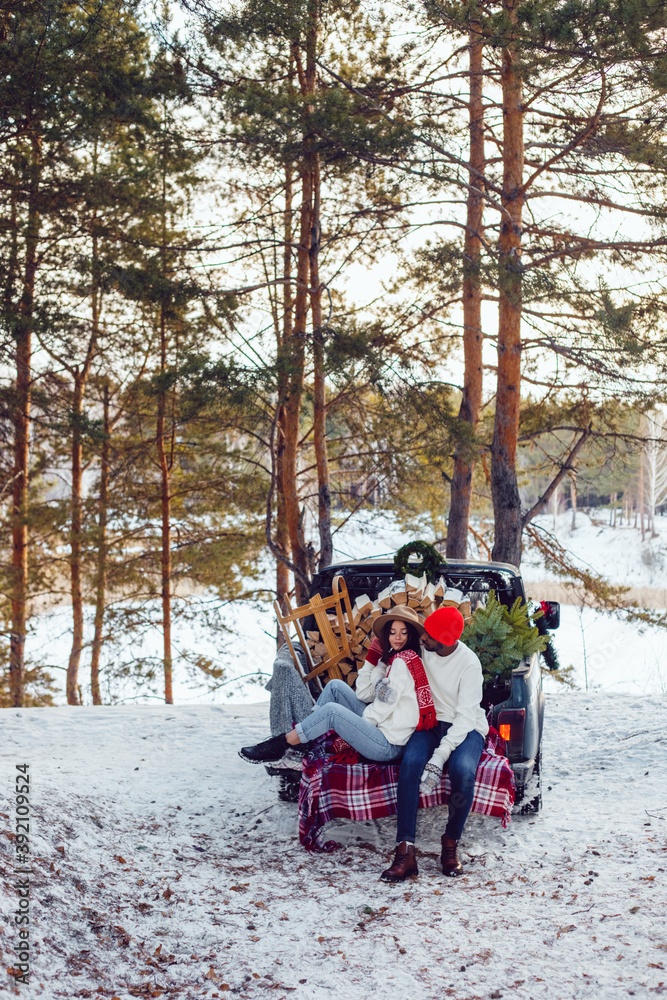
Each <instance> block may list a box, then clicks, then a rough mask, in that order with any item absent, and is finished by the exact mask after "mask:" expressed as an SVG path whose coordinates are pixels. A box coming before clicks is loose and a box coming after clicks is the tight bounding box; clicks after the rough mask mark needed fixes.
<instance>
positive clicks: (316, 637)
mask: <svg viewBox="0 0 667 1000" xmlns="http://www.w3.org/2000/svg"><path fill="white" fill-rule="evenodd" d="M306 639H312V640H313V642H319V641H320V633H319V632H306Z"/></svg>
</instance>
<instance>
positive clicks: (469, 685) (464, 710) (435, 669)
mask: <svg viewBox="0 0 667 1000" xmlns="http://www.w3.org/2000/svg"><path fill="white" fill-rule="evenodd" d="M422 661H423V663H424V669H425V670H426V676H427V677H428V682H429V684H430V685H431V693H432V695H433V704H434V705H435V714H436V716H437V718H438V721H439V722H451V726H450V728H449V731H448V733H447V735H446V736H444V737H443V739H442V741H441V743H440V746H439V747H438V748H437V750H436V751H435V753H436V754H437V755H438V757H440V758H441V760H442V761H443V763H446V762H447V760H448V759H449V757H450V754H451V753H452V751H453V750H456V748H457V746H458V745H459V744H460V743H463V741H464V739H465V738H466V736H467V735H468V733H471V732H472V731H473V730H477V732H478V733H480V734H481V735H482V736H486V734H487V733H488V731H489V724H488V722H487V721H486V715H485V714H484V710H483V709H482V708H481V706H480V702H481V700H482V665H481V663H480V662H479V658H478V657H477V654H476V653H473V651H472V649H468V647H467V646H466V645H464V643H462V642H461V641H459V642H458V644H457V647H456V649H455V650H454V652H453V653H450V655H449V656H438V654H437V653H431V652H429V650H427V649H423V648H422ZM360 676H361V675H360Z"/></svg>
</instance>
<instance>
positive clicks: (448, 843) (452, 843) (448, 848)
mask: <svg viewBox="0 0 667 1000" xmlns="http://www.w3.org/2000/svg"><path fill="white" fill-rule="evenodd" d="M440 843H441V844H442V853H441V855H440V863H441V864H442V874H443V875H451V876H454V875H460V874H461V872H462V871H463V865H462V864H461V862H460V861H459V859H458V857H457V855H456V846H457V844H458V840H452V838H451V837H446V836H445V835H444V833H443V835H442V837H441V838H440Z"/></svg>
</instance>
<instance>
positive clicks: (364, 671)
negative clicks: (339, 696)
mask: <svg viewBox="0 0 667 1000" xmlns="http://www.w3.org/2000/svg"><path fill="white" fill-rule="evenodd" d="M383 679H386V681H385V684H384V685H383V687H382V689H381V691H380V694H379V696H376V691H375V687H376V685H377V683H378V681H381V680H383ZM356 693H357V698H359V700H360V701H365V702H370V704H369V705H368V707H367V708H365V709H364V714H363V718H364V719H365V720H366V722H370V723H371V725H373V726H377V727H378V729H379V730H380V732H381V733H383V735H384V736H386V738H387V740H388V741H389V742H390V743H393V744H394V746H399V747H402V746H405V744H406V743H407V742H408V740H409V739H410V737H411V736H412V734H413V733H414V731H415V729H416V728H417V723H418V722H419V705H418V704H417V695H416V693H415V682H414V681H413V679H412V674H411V673H410V671H409V670H408V667H407V665H406V663H405V660H403V659H402V658H401V657H400V656H397V657H396V659H395V660H394V661H393V663H392V665H391V670H389V674H388V675H387V664H386V663H383V662H382V660H380V662H379V663H378V665H377V666H376V667H374V666H372V665H371V664H370V663H365V664H364V666H363V667H362V668H361V670H360V671H359V675H358V677H357V684H356Z"/></svg>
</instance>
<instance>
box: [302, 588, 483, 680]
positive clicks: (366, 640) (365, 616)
mask: <svg viewBox="0 0 667 1000" xmlns="http://www.w3.org/2000/svg"><path fill="white" fill-rule="evenodd" d="M462 597H463V595H462V594H461V591H459V590H454V589H452V588H448V587H447V584H446V583H445V582H444V580H443V579H442V578H441V579H440V580H439V581H438V583H436V584H433V583H427V581H426V577H425V576H422V577H421V578H419V577H416V576H413V575H412V574H411V573H407V574H406V576H405V580H395V581H394V582H393V583H392V584H390V585H389V586H388V587H386V588H385V589H384V590H382V591H381V592H380V593H379V594H378V596H377V600H375V601H373V600H371V598H370V597H368V595H367V594H364V595H363V596H362V597H358V598H357V600H356V601H355V603H354V606H353V608H352V621H351V622H350V621H348V616H347V614H345V615H344V616H343V622H344V625H343V629H344V632H343V630H342V629H341V626H340V624H339V622H338V618H337V617H336V615H331V614H330V615H328V616H327V617H328V619H329V623H330V625H331V628H332V631H333V633H334V635H335V636H337V637H338V639H339V647H340V648H341V649H343V648H347V647H349V650H350V655H349V656H347V657H345V659H343V660H340V661H339V662H338V664H337V668H338V669H339V670H340V673H341V675H342V676H343V677H344V678H345V680H346V681H347V683H348V684H349V685H350V686H351V687H354V683H355V681H356V679H357V674H358V673H359V671H360V670H361V668H362V667H363V665H364V662H365V660H366V653H367V652H368V650H369V649H370V645H371V642H372V641H373V622H374V621H375V619H376V618H377V617H378V616H379V615H381V614H382V613H383V612H385V611H389V610H390V609H391V608H393V607H396V606H398V605H401V604H404V605H407V606H408V607H409V608H414V610H415V611H416V612H417V614H418V615H419V616H420V617H421V618H422V620H423V619H424V618H427V617H428V616H429V615H430V614H432V613H433V612H434V611H435V610H436V609H437V608H440V607H453V608H458V609H459V610H460V612H461V614H462V615H463V617H464V618H468V617H469V616H470V602H469V601H463V600H462ZM306 643H307V645H308V648H309V649H310V655H311V657H312V659H313V664H314V665H315V666H317V664H318V663H321V662H322V660H325V659H326V658H327V647H326V646H325V645H324V643H323V642H322V640H321V636H320V633H319V632H306ZM324 679H325V678H324V677H323V680H324ZM329 679H330V678H328V677H327V678H326V680H329Z"/></svg>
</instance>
